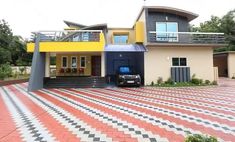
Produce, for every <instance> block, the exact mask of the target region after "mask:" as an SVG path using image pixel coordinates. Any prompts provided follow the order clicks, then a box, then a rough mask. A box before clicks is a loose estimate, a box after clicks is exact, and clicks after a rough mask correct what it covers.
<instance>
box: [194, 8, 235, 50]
mask: <svg viewBox="0 0 235 142" xmlns="http://www.w3.org/2000/svg"><path fill="white" fill-rule="evenodd" d="M234 19H235V9H234V10H232V11H229V12H228V13H227V14H226V15H224V16H223V17H222V18H219V17H217V16H211V19H210V20H209V21H205V22H203V23H201V24H200V26H199V27H195V26H194V25H191V27H190V30H191V31H192V32H222V33H225V38H226V41H227V43H228V46H227V47H221V48H217V49H215V52H222V51H235V20H234Z"/></svg>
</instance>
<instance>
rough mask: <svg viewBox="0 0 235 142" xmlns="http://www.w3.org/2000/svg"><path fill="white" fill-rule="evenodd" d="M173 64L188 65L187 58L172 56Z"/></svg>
mask: <svg viewBox="0 0 235 142" xmlns="http://www.w3.org/2000/svg"><path fill="white" fill-rule="evenodd" d="M172 66H187V59H186V58H172Z"/></svg>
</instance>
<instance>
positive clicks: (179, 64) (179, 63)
mask: <svg viewBox="0 0 235 142" xmlns="http://www.w3.org/2000/svg"><path fill="white" fill-rule="evenodd" d="M174 58H177V59H178V65H173V59H174ZM181 59H186V62H185V63H186V65H181ZM171 66H172V67H187V66H188V58H187V57H172V58H171Z"/></svg>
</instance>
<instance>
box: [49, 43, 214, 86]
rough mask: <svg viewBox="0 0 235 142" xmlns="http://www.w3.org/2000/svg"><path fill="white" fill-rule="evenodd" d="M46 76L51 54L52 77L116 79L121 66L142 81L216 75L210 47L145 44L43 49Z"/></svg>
mask: <svg viewBox="0 0 235 142" xmlns="http://www.w3.org/2000/svg"><path fill="white" fill-rule="evenodd" d="M45 54H46V55H45V58H46V60H45V77H47V78H48V77H52V72H51V69H50V59H49V58H50V56H54V57H56V68H55V71H54V77H71V76H72V77H75V76H76V77H103V78H105V79H106V81H107V83H110V82H113V83H115V81H116V73H117V70H118V68H119V67H120V66H130V67H131V68H132V69H133V70H134V71H135V72H136V73H137V74H140V76H141V80H142V85H149V84H151V83H152V82H155V83H156V82H157V80H158V79H159V78H162V80H163V81H166V80H168V79H169V78H171V79H172V80H173V81H175V82H187V81H190V80H191V77H192V76H193V75H194V76H196V77H197V78H200V79H203V80H210V81H214V80H216V79H217V76H216V74H217V73H216V70H215V68H214V67H213V48H211V47H154V46H151V47H147V51H145V52H137V51H136V52H134V51H119V52H118V51H115V52H72V53H71V52H70V53H69V52H66V53H63V52H59V53H45Z"/></svg>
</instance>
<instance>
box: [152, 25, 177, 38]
mask: <svg viewBox="0 0 235 142" xmlns="http://www.w3.org/2000/svg"><path fill="white" fill-rule="evenodd" d="M169 23H175V24H176V25H177V26H176V32H179V24H178V22H156V25H155V28H156V41H160V42H161V41H162V42H165V41H167V42H179V34H175V35H176V36H175V37H176V39H175V40H174V38H168V37H169V35H168V34H170V33H167V32H171V31H168V30H167V29H168V24H169ZM158 24H165V31H160V32H166V33H165V35H166V40H157V39H158V37H157V33H158V31H157V27H158V26H157V25H158ZM162 34H164V33H162Z"/></svg>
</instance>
